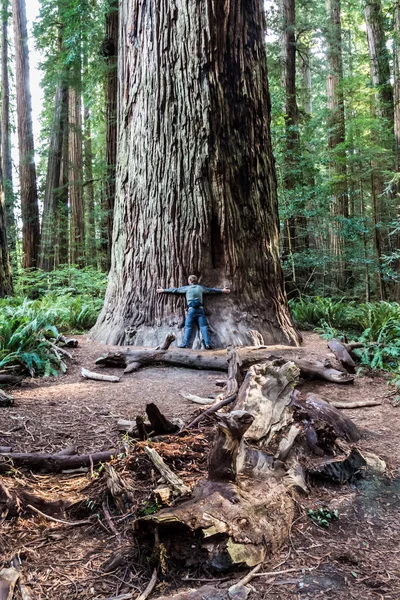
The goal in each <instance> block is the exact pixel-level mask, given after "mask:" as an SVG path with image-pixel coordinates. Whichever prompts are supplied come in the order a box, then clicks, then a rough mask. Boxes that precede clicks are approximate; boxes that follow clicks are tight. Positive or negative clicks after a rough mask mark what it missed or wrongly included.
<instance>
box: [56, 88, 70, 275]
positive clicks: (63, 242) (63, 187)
mask: <svg viewBox="0 0 400 600" xmlns="http://www.w3.org/2000/svg"><path fill="white" fill-rule="evenodd" d="M62 123H63V144H62V154H61V169H60V182H59V194H58V207H57V228H58V243H57V250H56V266H59V265H65V264H67V263H68V260H69V206H68V199H69V193H68V192H69V92H68V93H67V94H66V100H65V110H64V111H63V114H62Z"/></svg>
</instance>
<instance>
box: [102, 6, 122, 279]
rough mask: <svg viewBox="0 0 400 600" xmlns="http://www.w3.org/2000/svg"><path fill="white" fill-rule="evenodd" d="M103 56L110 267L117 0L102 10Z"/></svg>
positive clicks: (107, 256) (105, 238) (106, 261)
mask: <svg viewBox="0 0 400 600" xmlns="http://www.w3.org/2000/svg"><path fill="white" fill-rule="evenodd" d="M103 56H104V58H105V61H106V79H105V102H106V165H107V179H106V191H105V195H104V201H103V212H104V224H103V227H104V230H103V232H102V242H103V243H102V249H103V266H104V268H105V270H107V271H109V270H110V267H111V249H112V233H113V222H114V204H115V177H116V164H117V93H118V2H117V0H109V10H108V12H107V14H106V23H105V36H104V43H103Z"/></svg>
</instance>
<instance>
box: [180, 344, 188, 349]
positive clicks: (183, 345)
mask: <svg viewBox="0 0 400 600" xmlns="http://www.w3.org/2000/svg"><path fill="white" fill-rule="evenodd" d="M178 348H189V346H186V344H180V345H179V346H178Z"/></svg>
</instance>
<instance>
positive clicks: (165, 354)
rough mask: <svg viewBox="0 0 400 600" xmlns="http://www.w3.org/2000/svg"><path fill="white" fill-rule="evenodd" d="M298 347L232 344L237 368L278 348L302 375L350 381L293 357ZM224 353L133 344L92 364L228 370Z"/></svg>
mask: <svg viewBox="0 0 400 600" xmlns="http://www.w3.org/2000/svg"><path fill="white" fill-rule="evenodd" d="M302 350H304V349H302V348H292V347H291V346H261V347H254V346H250V347H243V348H236V351H237V353H238V358H239V360H240V362H241V369H243V370H246V369H248V368H249V367H251V366H252V365H254V364H258V363H262V362H265V361H266V360H271V359H272V358H278V357H277V356H271V353H273V352H279V355H280V356H283V359H282V360H290V361H291V362H294V363H295V364H296V365H297V366H298V367H299V368H300V373H301V376H302V377H304V378H305V379H325V380H326V381H330V382H332V383H351V382H352V381H354V376H352V375H349V374H347V373H343V372H342V371H338V370H337V369H333V368H331V367H326V366H325V365H324V363H323V362H321V361H307V360H303V359H300V358H297V354H298V353H299V351H302ZM228 358H229V357H228V355H227V353H226V351H225V350H213V351H209V350H205V351H197V350H191V349H187V348H171V349H169V350H162V349H159V350H157V349H155V348H135V350H126V351H125V352H109V353H107V354H104V355H103V356H100V357H99V358H98V359H97V360H96V365H101V366H105V367H121V368H124V369H125V370H124V373H132V372H134V371H137V370H138V369H140V368H141V367H143V366H147V365H154V364H163V365H171V366H175V367H186V368H188V369H204V370H209V371H228V366H229V362H228Z"/></svg>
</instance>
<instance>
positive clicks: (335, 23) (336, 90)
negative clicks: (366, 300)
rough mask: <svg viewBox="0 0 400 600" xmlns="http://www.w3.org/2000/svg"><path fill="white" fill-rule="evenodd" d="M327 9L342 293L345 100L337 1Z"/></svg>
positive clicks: (335, 244) (337, 274)
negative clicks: (342, 85) (342, 84)
mask: <svg viewBox="0 0 400 600" xmlns="http://www.w3.org/2000/svg"><path fill="white" fill-rule="evenodd" d="M326 10H327V21H328V23H327V36H326V38H327V62H328V77H327V95H328V110H329V118H328V130H329V141H328V147H329V151H330V155H331V163H330V170H331V180H332V196H331V207H330V212H331V216H332V228H331V242H330V243H331V252H332V255H333V257H334V258H335V261H336V269H332V272H333V274H334V279H333V283H334V285H335V286H336V287H337V288H338V289H339V290H343V289H344V286H345V279H346V264H345V257H344V239H343V221H342V220H343V218H346V217H347V216H348V196H347V168H346V151H345V148H344V142H345V115H344V98H343V89H342V87H341V83H342V80H343V61H342V29H341V14H340V0H326Z"/></svg>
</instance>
